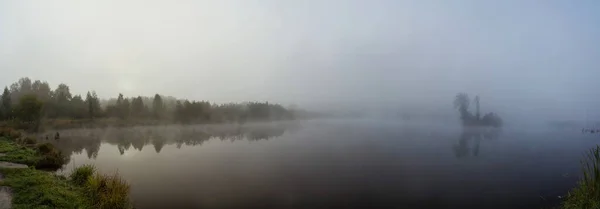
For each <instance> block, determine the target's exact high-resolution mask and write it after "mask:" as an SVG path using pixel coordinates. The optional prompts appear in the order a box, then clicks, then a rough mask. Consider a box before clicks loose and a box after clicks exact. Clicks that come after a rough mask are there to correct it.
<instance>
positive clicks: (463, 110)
mask: <svg viewBox="0 0 600 209" xmlns="http://www.w3.org/2000/svg"><path fill="white" fill-rule="evenodd" d="M473 102H474V103H475V114H473V113H471V112H470V111H469V107H470V105H471V100H470V99H469V95H468V94H465V93H460V94H457V95H456V97H455V98H454V107H455V108H456V109H458V112H459V113H460V120H461V121H462V124H463V126H491V127H501V126H502V119H501V118H500V116H498V115H497V114H495V113H493V112H490V113H487V114H485V115H483V117H482V116H481V115H480V113H479V96H476V97H475V99H474V101H473Z"/></svg>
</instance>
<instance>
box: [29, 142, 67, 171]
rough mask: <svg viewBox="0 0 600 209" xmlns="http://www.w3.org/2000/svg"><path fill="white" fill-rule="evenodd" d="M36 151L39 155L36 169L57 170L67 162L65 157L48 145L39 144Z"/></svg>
mask: <svg viewBox="0 0 600 209" xmlns="http://www.w3.org/2000/svg"><path fill="white" fill-rule="evenodd" d="M36 149H37V151H38V154H39V155H40V160H39V161H38V162H37V164H36V165H35V167H36V168H50V169H58V168H60V167H62V165H63V164H65V163H66V162H67V157H66V156H64V155H63V154H62V152H61V151H60V150H58V149H56V148H55V147H54V145H52V144H50V143H43V144H39V145H37V147H36Z"/></svg>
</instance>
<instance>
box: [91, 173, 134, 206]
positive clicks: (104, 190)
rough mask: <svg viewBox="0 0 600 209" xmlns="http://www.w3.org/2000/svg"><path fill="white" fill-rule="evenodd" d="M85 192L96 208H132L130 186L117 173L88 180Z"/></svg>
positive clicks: (94, 176)
mask: <svg viewBox="0 0 600 209" xmlns="http://www.w3.org/2000/svg"><path fill="white" fill-rule="evenodd" d="M85 190H86V194H88V195H89V199H90V200H91V201H92V205H94V207H95V208H100V209H104V208H107V209H108V208H110V209H122V208H132V207H131V203H130V202H129V184H128V183H127V182H126V181H125V180H123V179H122V178H121V177H120V176H119V175H118V174H117V173H115V174H113V175H101V174H98V173H96V174H94V175H93V176H92V177H90V178H88V179H87V183H86V185H85Z"/></svg>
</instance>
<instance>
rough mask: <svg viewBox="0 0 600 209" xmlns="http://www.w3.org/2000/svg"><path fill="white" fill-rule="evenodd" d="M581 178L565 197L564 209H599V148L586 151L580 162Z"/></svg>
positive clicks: (597, 146)
mask: <svg viewBox="0 0 600 209" xmlns="http://www.w3.org/2000/svg"><path fill="white" fill-rule="evenodd" d="M581 165H582V167H583V176H582V177H581V179H579V182H578V185H577V187H575V188H574V189H573V190H571V192H569V194H568V195H567V199H566V201H565V202H564V203H563V207H564V209H581V208H586V209H600V146H599V145H596V147H595V148H593V149H591V150H590V151H588V153H587V154H586V159H584V160H583V161H582V162H581Z"/></svg>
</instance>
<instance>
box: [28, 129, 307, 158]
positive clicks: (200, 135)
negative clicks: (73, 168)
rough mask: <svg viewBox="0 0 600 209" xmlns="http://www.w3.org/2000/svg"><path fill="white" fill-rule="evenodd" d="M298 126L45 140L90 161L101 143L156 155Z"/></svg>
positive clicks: (82, 134) (77, 134) (88, 133)
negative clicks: (149, 150)
mask: <svg viewBox="0 0 600 209" xmlns="http://www.w3.org/2000/svg"><path fill="white" fill-rule="evenodd" d="M298 128H299V125H298V124H295V123H279V124H269V123H264V124H247V125H204V126H160V127H137V128H124V129H121V128H114V129H88V130H83V129H82V130H69V131H61V138H60V139H59V140H53V139H48V140H46V139H44V137H43V136H45V135H46V134H44V135H42V136H40V138H41V140H45V141H48V142H50V143H52V144H54V145H55V146H56V147H58V148H59V149H60V150H61V151H63V152H64V153H65V154H66V155H71V154H72V153H75V154H81V153H82V152H83V150H85V151H86V154H87V156H88V158H89V159H96V157H98V151H99V150H100V145H101V144H102V143H108V144H111V145H116V146H117V149H118V151H119V153H120V154H121V155H123V154H125V152H126V151H128V150H129V149H131V148H133V149H135V150H138V151H142V149H143V148H144V146H146V145H149V144H152V146H153V147H154V150H155V151H156V153H160V151H161V150H162V148H163V147H164V146H165V145H171V144H175V145H176V147H177V148H179V149H180V148H181V147H182V145H186V146H196V145H202V144H203V143H204V142H206V141H209V140H221V141H226V140H229V141H231V142H234V141H239V140H244V139H245V140H248V141H259V140H269V139H272V138H275V137H279V136H282V135H283V134H284V133H285V132H286V130H288V129H291V130H297V129H298Z"/></svg>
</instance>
